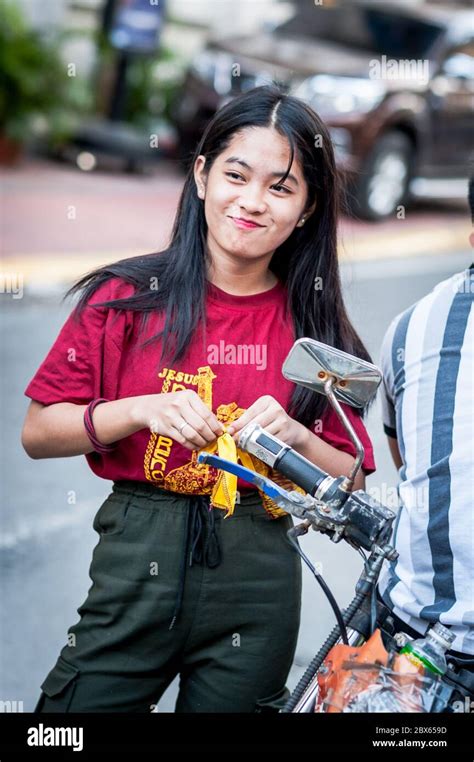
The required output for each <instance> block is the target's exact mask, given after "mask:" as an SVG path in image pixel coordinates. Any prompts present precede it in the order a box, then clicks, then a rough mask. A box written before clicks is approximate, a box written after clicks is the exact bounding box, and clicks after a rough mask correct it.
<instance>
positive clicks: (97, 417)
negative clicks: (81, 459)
mask: <svg viewBox="0 0 474 762" xmlns="http://www.w3.org/2000/svg"><path fill="white" fill-rule="evenodd" d="M134 399H135V398H134V397H129V398H127V399H122V400H115V401H113V402H107V403H103V404H101V405H98V406H97V408H96V409H95V410H94V427H95V430H96V434H97V438H98V439H99V441H100V442H102V444H111V443H112V442H116V441H118V440H119V439H123V438H124V437H127V436H130V434H134V433H135V431H138V430H139V429H141V428H142V426H141V425H138V424H137V423H134V422H133V419H132V418H131V416H130V409H131V407H132V404H133V401H134ZM86 407H87V405H75V404H73V403H71V402H58V403H56V404H54V405H42V404H41V403H40V402H36V400H32V401H31V402H30V405H29V407H28V410H27V413H26V418H25V422H24V424H23V430H22V432H21V443H22V445H23V447H24V449H25V451H26V453H27V454H28V455H29V456H30V458H33V459H35V460H37V459H40V458H67V457H71V456H73V455H85V454H87V453H90V452H93V451H94V448H93V446H92V444H91V441H90V439H89V437H88V436H87V432H86V429H85V426H84V411H85V409H86Z"/></svg>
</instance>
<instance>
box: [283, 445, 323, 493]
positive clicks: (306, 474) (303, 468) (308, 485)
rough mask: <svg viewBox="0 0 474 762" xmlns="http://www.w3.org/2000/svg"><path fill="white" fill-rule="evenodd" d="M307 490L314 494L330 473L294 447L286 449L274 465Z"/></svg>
mask: <svg viewBox="0 0 474 762" xmlns="http://www.w3.org/2000/svg"><path fill="white" fill-rule="evenodd" d="M273 467H274V468H276V469H277V470H278V471H280V473H282V474H283V475H284V476H286V477H288V479H290V480H291V481H292V482H294V483H295V484H298V486H299V487H302V488H303V489H304V490H305V492H308V494H310V495H314V493H315V492H316V490H317V489H318V487H319V485H320V484H321V483H322V482H323V481H324V480H325V479H326V478H327V476H328V474H327V473H326V472H325V471H322V470H321V469H320V468H318V467H317V466H315V465H314V463H311V462H310V461H309V460H307V459H306V458H304V457H303V456H302V455H300V454H299V453H297V452H296V451H295V450H293V449H291V448H290V449H289V450H286V451H285V452H284V453H283V454H282V455H281V457H280V458H277V460H276V461H275V465H274V466H273Z"/></svg>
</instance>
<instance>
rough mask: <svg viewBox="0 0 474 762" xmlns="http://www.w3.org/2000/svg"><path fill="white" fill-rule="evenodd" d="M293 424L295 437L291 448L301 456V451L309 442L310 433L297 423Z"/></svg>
mask: <svg viewBox="0 0 474 762" xmlns="http://www.w3.org/2000/svg"><path fill="white" fill-rule="evenodd" d="M295 424H296V426H295V436H294V437H293V444H292V447H293V449H294V450H296V451H297V452H299V453H300V454H302V452H301V451H302V450H305V449H306V448H307V446H308V443H309V441H310V437H311V431H310V430H309V429H307V428H306V426H303V424H302V423H299V422H298V421H295Z"/></svg>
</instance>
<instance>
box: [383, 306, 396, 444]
mask: <svg viewBox="0 0 474 762" xmlns="http://www.w3.org/2000/svg"><path fill="white" fill-rule="evenodd" d="M397 324H398V318H395V320H393V321H392V322H391V324H390V326H389V327H388V329H387V332H386V334H385V336H384V338H383V342H382V349H381V353H380V368H381V370H382V373H383V383H382V385H381V396H382V421H383V428H384V431H385V433H386V434H387V436H389V437H393V438H394V439H396V438H397V429H396V414H395V391H394V389H395V386H394V368H393V339H394V335H395V331H396V328H397Z"/></svg>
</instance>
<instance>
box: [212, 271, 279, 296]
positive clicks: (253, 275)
mask: <svg viewBox="0 0 474 762" xmlns="http://www.w3.org/2000/svg"><path fill="white" fill-rule="evenodd" d="M207 278H208V280H209V281H210V283H212V284H213V285H214V286H217V288H220V289H222V291H226V292H227V293H228V294H234V296H251V295H252V294H260V293H262V292H263V291H269V290H270V289H271V288H273V287H274V286H276V284H277V283H278V278H277V277H276V275H274V273H272V272H271V271H270V270H268V268H265V269H264V270H263V269H258V270H253V271H252V270H244V271H242V272H235V271H233V272H232V271H228V270H226V269H224V270H223V269H222V268H216V267H211V268H209V270H208V274H207Z"/></svg>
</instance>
